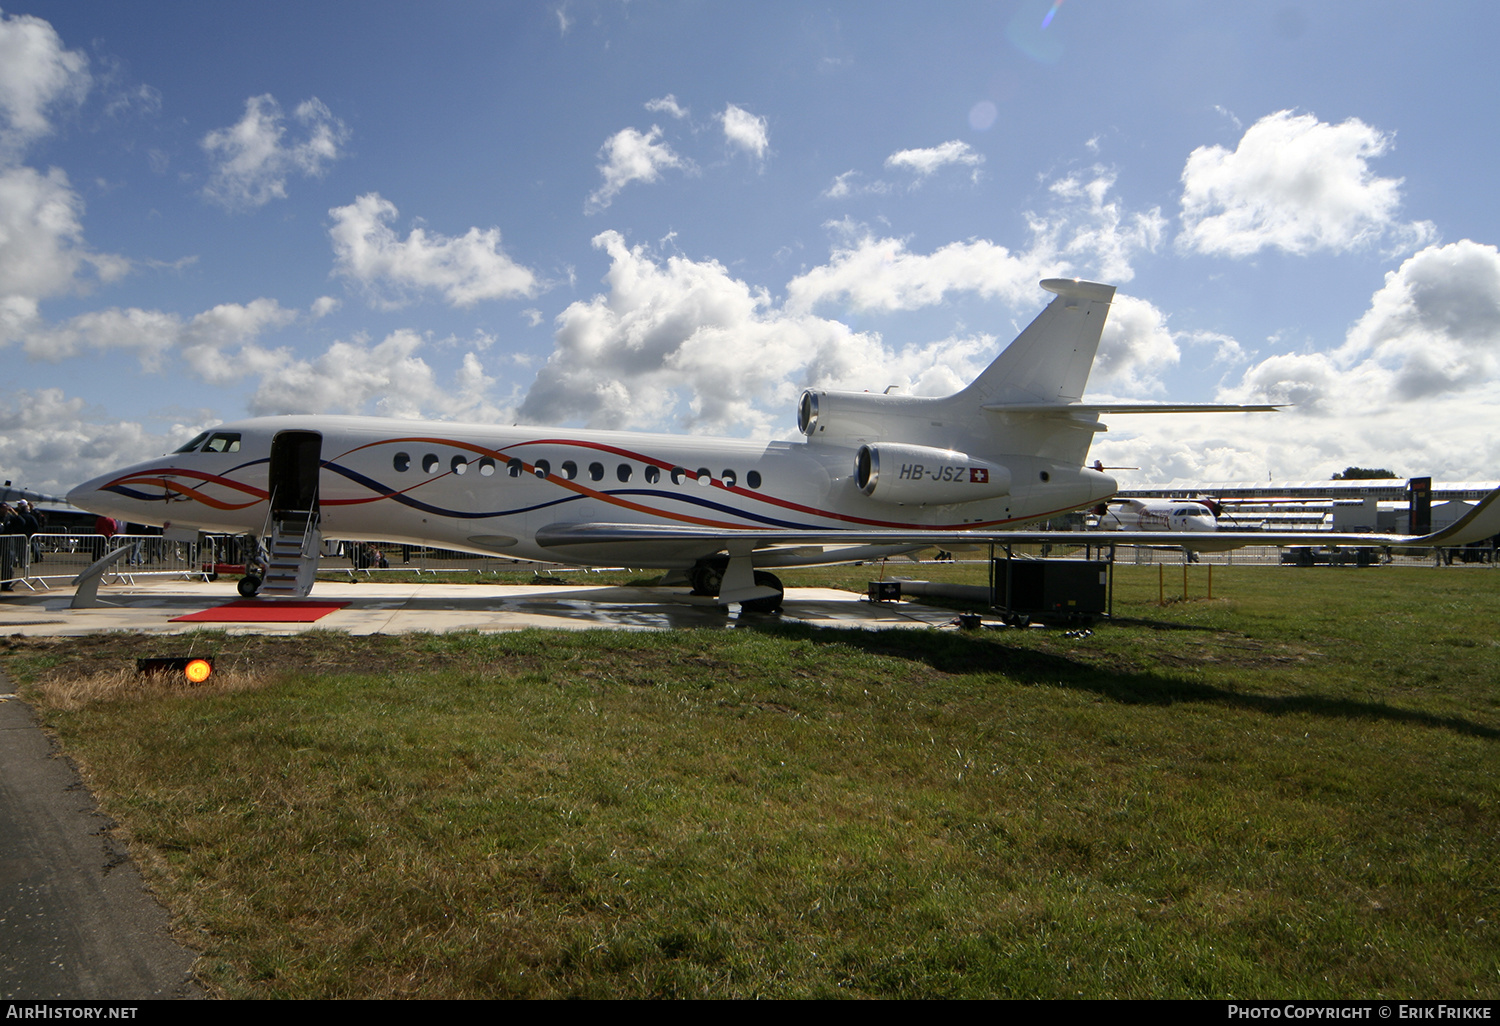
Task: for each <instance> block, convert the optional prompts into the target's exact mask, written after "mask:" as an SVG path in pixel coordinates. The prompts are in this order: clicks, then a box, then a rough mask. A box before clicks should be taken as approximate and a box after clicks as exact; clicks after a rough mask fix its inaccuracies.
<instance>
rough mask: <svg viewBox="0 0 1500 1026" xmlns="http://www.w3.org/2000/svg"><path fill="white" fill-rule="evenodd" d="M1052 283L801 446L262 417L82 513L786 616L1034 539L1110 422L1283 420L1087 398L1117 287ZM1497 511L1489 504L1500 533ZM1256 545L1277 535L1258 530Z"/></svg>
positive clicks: (145, 470)
mask: <svg viewBox="0 0 1500 1026" xmlns="http://www.w3.org/2000/svg"><path fill="white" fill-rule="evenodd" d="M1041 285H1042V288H1044V289H1046V290H1047V291H1049V292H1052V293H1055V294H1056V298H1055V299H1053V300H1052V302H1051V303H1050V304H1049V305H1048V306H1047V307H1046V309H1044V310H1043V311H1042V312H1041V313H1040V314H1039V315H1038V316H1037V318H1036V319H1035V320H1034V321H1032V322H1031V324H1030V325H1029V326H1028V327H1027V328H1026V329H1025V330H1024V331H1023V332H1021V334H1020V335H1019V336H1017V338H1016V339H1015V341H1013V342H1012V343H1011V344H1010V345H1009V346H1008V347H1007V348H1006V349H1005V350H1004V351H1003V352H1002V353H1001V354H1000V355H999V356H998V357H996V359H995V361H994V362H993V363H991V364H990V365H989V367H988V368H986V369H985V370H984V372H983V373H981V374H980V375H979V377H978V378H976V379H975V380H974V381H973V382H972V383H971V384H970V385H969V386H968V387H967V388H965V389H963V390H962V391H960V392H957V393H955V394H953V395H950V396H944V397H918V396H907V395H890V394H880V393H870V392H830V391H823V390H810V391H807V392H804V393H803V394H802V398H801V401H800V404H799V406H798V418H797V419H798V427H799V428H800V430H801V432H802V434H803V435H804V436H805V437H804V438H803V439H802V440H800V441H796V442H752V441H746V440H743V439H731V438H693V437H682V436H674V435H654V434H637V433H627V432H613V431H571V430H548V429H540V428H530V427H497V426H494V425H488V424H457V423H442V422H421V421H402V420H390V419H385V418H374V417H348V416H288V417H265V418H259V419H255V420H246V421H240V422H237V423H232V424H225V425H223V426H222V427H219V428H215V429H214V430H212V431H208V432H204V433H203V434H201V435H199V436H198V437H197V438H194V439H193V440H192V441H190V442H188V443H187V444H186V445H184V446H183V447H182V448H180V449H178V450H177V451H176V452H174V453H171V454H169V455H166V456H163V457H160V458H158V459H154V460H148V461H146V462H144V463H139V464H136V465H134V466H132V467H128V468H125V469H123V470H119V471H115V472H112V473H109V474H105V475H103V476H101V477H98V478H95V479H94V480H92V481H89V482H87V483H85V484H82V485H79V486H78V487H77V488H75V489H73V490H72V491H71V492H69V493H68V500H69V501H70V502H72V503H73V504H74V505H76V506H79V507H82V508H84V509H87V510H91V511H94V512H97V513H102V514H106V515H109V516H113V517H118V518H119V519H121V520H127V521H131V522H135V523H145V524H155V525H161V526H162V527H163V528H164V529H165V531H166V533H167V535H168V537H169V538H170V537H180V538H184V539H186V538H195V537H196V536H197V532H198V531H200V530H206V531H219V532H232V533H244V534H249V535H252V536H254V537H256V538H261V537H269V538H270V539H271V546H270V550H271V551H270V560H269V563H270V568H269V570H268V572H267V573H266V575H265V578H264V581H263V582H261V581H258V580H256V579H255V578H254V577H250V578H247V579H246V580H247V582H248V585H247V584H246V583H245V582H242V585H241V587H242V591H245V592H248V593H253V592H254V590H255V589H256V588H257V587H258V588H259V590H260V593H261V594H262V595H263V596H265V597H301V596H304V595H306V594H307V593H308V591H309V589H310V588H311V587H312V581H313V575H314V573H315V572H316V569H317V554H318V551H319V544H320V541H321V540H322V539H378V540H382V541H387V542H395V543H409V544H416V545H431V546H435V547H439V548H446V549H458V550H464V551H470V552H477V553H486V554H503V555H508V556H515V557H519V558H523V559H534V560H544V561H566V562H572V563H580V564H586V565H609V566H620V565H627V566H639V567H653V568H660V569H664V570H669V571H678V572H681V573H682V574H684V575H685V576H686V579H687V580H688V581H689V582H690V583H691V584H692V585H693V587H694V590H695V591H698V592H699V593H703V594H712V595H715V596H717V600H718V602H719V603H720V604H723V605H729V604H731V603H742V604H743V607H744V608H747V609H750V610H752V611H769V610H774V609H775V608H777V607H778V606H779V605H780V603H781V595H782V588H781V583H780V582H779V581H778V580H777V579H776V578H775V577H774V576H772V575H771V574H770V573H768V572H766V568H774V567H779V566H796V565H816V564H828V563H838V562H850V561H855V560H861V559H872V558H878V557H879V556H883V555H891V554H896V553H899V552H910V551H914V550H916V549H919V548H923V547H927V546H931V545H939V546H943V547H949V546H954V545H964V544H982V543H986V542H993V541H1010V540H1013V541H1020V540H1027V539H1028V538H1035V537H1038V535H1036V533H1035V532H1032V533H1029V534H1028V533H1026V532H1024V531H1018V529H1019V528H1022V527H1023V525H1026V524H1028V523H1036V522H1038V521H1042V520H1046V519H1049V518H1051V517H1054V516H1057V515H1058V514H1060V513H1064V512H1067V511H1069V510H1074V509H1079V508H1081V507H1085V506H1092V505H1097V504H1098V503H1100V502H1102V501H1104V500H1105V499H1106V498H1107V497H1109V496H1110V495H1112V494H1113V493H1114V492H1115V490H1116V485H1115V480H1114V478H1112V477H1110V476H1109V475H1107V474H1105V473H1104V472H1102V471H1100V470H1095V469H1092V468H1089V467H1086V466H1084V458H1085V457H1086V455H1087V453H1088V449H1089V444H1090V442H1091V441H1092V439H1093V436H1094V433H1095V432H1098V431H1103V430H1105V428H1104V426H1103V425H1102V424H1101V423H1100V422H1099V418H1100V415H1101V414H1109V413H1142V412H1150V413H1181V412H1205V411H1264V410H1273V409H1275V407H1273V406H1218V405H1200V404H1193V405H1162V404H1150V405H1134V404H1111V405H1086V404H1082V403H1080V402H1079V400H1080V398H1081V397H1082V395H1083V390H1084V386H1085V384H1086V383H1087V381H1088V376H1089V371H1090V369H1091V367H1092V366H1093V362H1094V357H1095V354H1096V352H1097V350H1098V346H1099V337H1100V332H1101V331H1102V330H1103V327H1104V320H1105V317H1106V316H1107V315H1108V313H1109V305H1110V302H1111V300H1112V299H1113V297H1114V292H1115V290H1114V287H1113V286H1111V285H1101V284H1097V283H1094V282H1086V281H1078V280H1073V279H1060V278H1052V279H1048V280H1046V281H1044V282H1042V283H1041ZM1494 498H1495V496H1490V497H1489V498H1488V499H1486V500H1485V503H1482V504H1481V505H1482V506H1484V507H1486V508H1488V509H1490V510H1491V511H1492V512H1493V513H1494V514H1495V518H1496V519H1500V505H1497V504H1495V503H1493V502H1492V501H1491V500H1493V499H1494ZM1472 519H1473V517H1472V516H1471V517H1470V518H1469V519H1468V520H1465V521H1460V524H1467V523H1469V520H1472ZM1457 526H1459V525H1455V527H1457ZM1449 531H1450V532H1451V531H1453V529H1452V528H1450V529H1449ZM1496 531H1500V523H1497V524H1496V525H1495V527H1494V528H1492V529H1491V530H1490V531H1489V533H1490V534H1493V533H1496ZM1086 535H1088V536H1090V537H1092V539H1093V540H1094V541H1095V542H1100V541H1102V542H1103V543H1104V544H1125V543H1128V542H1129V541H1130V540H1131V535H1132V532H1076V533H1071V534H1069V536H1068V537H1069V539H1070V540H1075V539H1076V540H1077V541H1078V542H1079V543H1080V544H1081V543H1083V542H1084V541H1086V540H1089V538H1088V537H1086ZM1040 537H1042V538H1051V539H1053V540H1056V538H1057V535H1056V534H1055V533H1052V534H1048V535H1041V536H1040ZM1359 537H1365V536H1359ZM1434 537H1436V536H1434ZM1481 537H1487V535H1482V536H1481ZM1146 540H1147V541H1151V542H1161V541H1163V540H1164V538H1163V535H1162V534H1160V533H1154V532H1153V533H1152V534H1151V536H1150V537H1149V538H1148V539H1146ZM1333 540H1336V539H1332V538H1331V537H1330V541H1333ZM1424 541H1426V539H1404V540H1401V541H1400V542H1399V543H1400V544H1408V545H1410V544H1422V543H1423V542H1424ZM1298 543H1299V544H1306V536H1305V535H1303V536H1302V538H1301V540H1300V541H1299V542H1298ZM1362 543H1363V544H1378V543H1372V542H1370V541H1368V540H1366V541H1363V542H1362ZM1386 543H1387V544H1394V543H1397V542H1394V541H1388V542H1386ZM1241 544H1276V542H1275V541H1274V540H1273V539H1271V538H1270V536H1267V535H1264V534H1256V535H1254V536H1253V538H1252V539H1246V540H1245V541H1243V542H1241ZM1443 544H1459V543H1458V542H1443Z"/></svg>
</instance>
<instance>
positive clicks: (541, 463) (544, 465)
mask: <svg viewBox="0 0 1500 1026" xmlns="http://www.w3.org/2000/svg"><path fill="white" fill-rule="evenodd" d="M532 466H534V467H536V471H535V473H536V476H537V477H546V476H547V475H548V474H550V473H552V464H551V463H548V462H547V461H546V460H537V461H536V463H534V464H532Z"/></svg>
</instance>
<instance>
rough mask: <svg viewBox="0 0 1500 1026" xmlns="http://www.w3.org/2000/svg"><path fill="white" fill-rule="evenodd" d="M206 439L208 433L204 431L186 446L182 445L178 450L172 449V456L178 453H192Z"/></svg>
mask: <svg viewBox="0 0 1500 1026" xmlns="http://www.w3.org/2000/svg"><path fill="white" fill-rule="evenodd" d="M207 437H208V432H207V431H205V432H203V433H202V434H201V435H198V436H197V437H196V438H194V439H193V440H192V441H191V442H189V443H188V444H187V445H184V446H183V447H182V448H180V449H173V450H172V452H173V453H174V454H176V453H179V452H192V451H193V450H194V449H197V448H198V446H200V445H202V444H203V440H204V439H205V438H207Z"/></svg>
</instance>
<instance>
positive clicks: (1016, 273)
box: [787, 168, 1166, 311]
mask: <svg viewBox="0 0 1500 1026" xmlns="http://www.w3.org/2000/svg"><path fill="white" fill-rule="evenodd" d="M1093 174H1094V177H1092V178H1088V179H1085V178H1082V177H1079V176H1069V177H1067V178H1064V179H1062V180H1060V181H1058V182H1056V183H1054V184H1053V185H1052V186H1051V188H1050V189H1049V194H1050V195H1051V196H1052V197H1054V199H1055V205H1054V206H1053V207H1052V208H1051V209H1049V210H1047V211H1046V212H1044V213H1041V214H1036V213H1033V214H1029V215H1028V220H1029V228H1030V232H1031V239H1030V242H1029V244H1028V247H1027V248H1026V249H1025V250H1024V251H1012V250H1010V249H1007V248H1006V247H1004V246H1000V245H997V244H996V243H993V242H990V241H989V240H987V239H974V240H970V241H968V242H953V243H949V244H948V245H946V246H943V247H941V248H939V249H937V250H935V251H934V252H932V253H930V254H925V255H924V254H918V253H912V252H909V251H908V250H907V248H906V243H905V241H904V240H901V239H891V238H875V237H874V236H872V235H870V234H868V232H867V231H864V230H862V229H861V228H860V226H857V225H854V224H852V223H851V222H849V221H848V220H847V219H846V220H844V221H839V222H833V224H832V225H831V227H835V228H836V229H837V230H838V231H839V233H840V235H842V236H843V241H842V242H841V243H840V244H839V245H837V246H835V248H834V251H833V255H832V258H831V259H830V260H829V262H828V263H827V264H824V265H822V266H820V267H815V268H813V269H812V270H810V271H807V272H806V273H804V274H802V275H800V276H799V277H797V278H794V279H793V280H792V281H790V282H788V283H787V308H788V309H789V310H797V311H807V310H812V309H813V308H815V307H817V306H818V305H819V304H822V303H829V302H844V303H847V304H848V305H849V306H851V307H852V308H854V309H856V310H914V309H917V308H919V307H924V306H932V305H935V304H937V303H941V302H943V301H944V299H946V298H947V297H948V296H949V295H950V294H951V293H954V292H973V293H976V294H978V295H980V296H983V297H985V298H998V299H1001V300H1002V301H1004V302H1005V303H1006V304H1007V305H1009V306H1012V307H1018V308H1019V307H1025V306H1028V305H1030V304H1031V303H1032V302H1033V301H1034V300H1035V296H1036V283H1037V281H1038V280H1039V279H1041V278H1047V277H1052V276H1056V275H1075V276H1080V277H1093V278H1097V279H1100V280H1103V281H1107V282H1111V283H1115V284H1118V283H1120V282H1125V281H1129V280H1130V279H1131V278H1132V277H1134V275H1135V271H1134V269H1133V268H1132V266H1131V263H1130V260H1131V257H1132V256H1133V255H1134V254H1136V253H1138V252H1140V251H1142V250H1145V251H1151V250H1154V249H1155V248H1156V247H1157V246H1158V245H1159V244H1160V242H1161V238H1162V235H1163V233H1164V232H1165V228H1166V222H1165V220H1164V219H1163V218H1162V216H1161V213H1160V211H1158V210H1156V209H1155V208H1153V209H1151V210H1149V211H1146V212H1145V213H1139V214H1126V213H1125V212H1124V210H1123V209H1122V208H1121V206H1120V204H1119V203H1118V202H1117V201H1112V200H1110V199H1109V198H1108V196H1109V191H1110V189H1111V188H1112V187H1113V185H1114V176H1113V175H1112V174H1111V173H1109V172H1107V171H1105V170H1103V169H1097V168H1096V169H1095V170H1094V172H1093Z"/></svg>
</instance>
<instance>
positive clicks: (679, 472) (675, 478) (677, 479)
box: [672, 467, 687, 485]
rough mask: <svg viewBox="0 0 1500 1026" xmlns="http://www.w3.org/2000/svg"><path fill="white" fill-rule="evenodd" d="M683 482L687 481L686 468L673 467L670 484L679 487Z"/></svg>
mask: <svg viewBox="0 0 1500 1026" xmlns="http://www.w3.org/2000/svg"><path fill="white" fill-rule="evenodd" d="M685 480H687V468H686V467H673V468H672V483H673V484H674V485H680V484H682V482H683V481H685Z"/></svg>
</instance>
